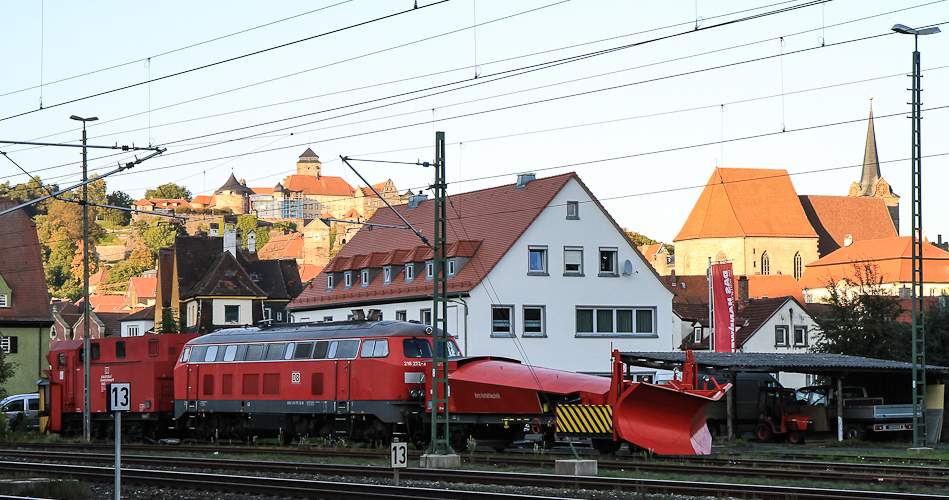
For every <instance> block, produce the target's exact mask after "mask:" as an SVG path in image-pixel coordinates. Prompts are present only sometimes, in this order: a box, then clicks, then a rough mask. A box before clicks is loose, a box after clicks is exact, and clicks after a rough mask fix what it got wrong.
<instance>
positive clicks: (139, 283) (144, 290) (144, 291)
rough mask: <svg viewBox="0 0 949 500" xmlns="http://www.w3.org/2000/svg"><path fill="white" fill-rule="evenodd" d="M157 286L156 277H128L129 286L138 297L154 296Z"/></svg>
mask: <svg viewBox="0 0 949 500" xmlns="http://www.w3.org/2000/svg"><path fill="white" fill-rule="evenodd" d="M157 287H158V278H129V288H132V289H134V290H135V294H136V295H137V296H138V297H139V298H144V297H149V298H154V297H155V289H156V288H157ZM91 303H92V302H90V304H91Z"/></svg>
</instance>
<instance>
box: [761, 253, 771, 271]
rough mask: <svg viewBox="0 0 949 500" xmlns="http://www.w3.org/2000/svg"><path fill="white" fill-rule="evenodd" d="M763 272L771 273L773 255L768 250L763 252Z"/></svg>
mask: <svg viewBox="0 0 949 500" xmlns="http://www.w3.org/2000/svg"><path fill="white" fill-rule="evenodd" d="M761 274H771V257H770V256H768V252H761Z"/></svg>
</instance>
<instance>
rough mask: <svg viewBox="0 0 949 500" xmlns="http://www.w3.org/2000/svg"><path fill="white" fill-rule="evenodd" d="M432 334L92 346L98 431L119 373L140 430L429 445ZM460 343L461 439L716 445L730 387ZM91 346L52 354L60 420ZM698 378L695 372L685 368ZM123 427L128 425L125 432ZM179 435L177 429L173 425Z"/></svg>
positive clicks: (229, 333)
mask: <svg viewBox="0 0 949 500" xmlns="http://www.w3.org/2000/svg"><path fill="white" fill-rule="evenodd" d="M432 345H433V343H432V329H431V327H429V326H426V325H423V324H418V323H406V322H401V321H363V320H361V321H349V322H337V323H318V324H293V325H281V326H276V327H272V328H246V329H230V330H221V331H217V332H214V333H211V334H208V335H204V336H200V337H196V336H194V335H184V334H165V335H149V336H144V337H131V338H121V339H101V340H93V341H92V348H91V350H92V357H91V363H92V372H91V373H92V376H93V377H92V380H93V384H92V395H93V405H92V409H93V415H94V421H93V422H94V426H95V427H94V428H95V429H96V430H97V434H98V435H100V436H103V435H108V434H107V433H109V432H111V415H109V414H108V413H105V411H106V410H105V409H106V401H105V391H106V386H107V384H108V383H109V382H112V381H115V382H131V384H132V387H131V390H132V398H133V400H132V407H133V410H137V411H133V412H132V415H130V418H128V419H127V420H125V422H129V424H128V425H130V426H131V428H132V432H131V433H130V434H131V435H132V436H139V435H140V436H144V437H160V436H162V435H163V434H165V435H168V434H172V433H173V435H177V436H193V437H203V438H210V437H217V438H229V437H230V438H237V439H248V438H252V437H253V436H260V437H264V436H282V437H283V439H284V441H287V442H289V441H290V440H293V439H297V438H301V437H307V436H309V437H322V438H338V439H346V440H351V441H366V442H376V443H378V442H382V443H384V442H388V441H389V440H391V439H392V438H394V437H398V438H399V439H400V440H403V441H411V442H414V443H416V444H418V445H421V444H423V443H425V442H426V441H428V439H429V438H430V432H431V429H430V427H429V421H430V420H431V415H430V412H431V407H430V402H429V395H430V394H431V390H432V388H431V379H430V377H426V374H429V373H431V372H432ZM447 345H448V349H449V352H448V356H449V366H448V369H449V375H448V381H449V388H450V390H449V397H448V405H449V408H448V410H449V415H450V422H451V426H450V428H451V436H450V440H451V443H452V446H453V447H455V448H456V449H457V450H461V449H464V448H465V446H466V443H467V442H468V439H469V438H474V439H476V440H477V442H478V444H479V445H488V446H493V447H495V448H502V447H506V446H508V445H509V444H510V443H511V442H513V441H516V440H520V439H525V438H528V437H529V436H527V435H532V436H531V438H532V439H535V440H550V439H553V437H554V432H555V431H556V433H557V434H558V435H568V436H577V437H585V438H590V439H592V440H593V442H594V445H597V444H599V446H598V448H600V449H601V450H613V449H616V448H617V447H618V446H619V445H620V444H621V443H623V442H628V443H632V444H635V445H637V446H640V447H642V448H648V449H651V450H654V451H655V452H656V453H665V454H703V453H709V451H710V448H711V437H710V435H709V433H708V430H707V428H706V427H705V403H706V402H707V401H711V400H716V399H718V398H720V397H721V396H722V395H723V394H724V392H725V391H726V390H727V389H728V386H727V385H726V386H725V387H718V386H716V387H715V388H713V389H710V390H704V389H699V388H698V381H697V378H696V377H691V378H689V380H687V381H686V382H685V383H679V384H669V385H663V386H658V385H652V384H641V383H631V382H628V381H625V380H624V379H623V366H624V365H623V364H622V363H621V362H620V361H619V354H618V353H616V352H614V353H613V357H614V367H613V376H612V378H606V377H597V376H592V375H583V374H577V373H572V372H564V371H560V370H551V369H546V368H538V367H530V366H526V365H523V364H521V363H520V362H518V361H514V360H508V359H502V358H492V357H478V358H464V357H461V353H460V352H459V351H458V349H457V346H456V345H455V344H454V342H450V343H449V344H447ZM82 355H83V353H82V342H81V341H66V342H56V343H54V344H53V347H52V349H51V351H50V354H49V357H48V359H49V362H50V365H51V367H52V369H51V370H50V371H49V372H47V373H48V375H49V380H50V397H49V401H50V403H51V418H50V426H49V429H50V430H53V431H64V432H78V431H79V430H81V429H82V424H81V417H82V386H83V378H82ZM684 368H685V369H684V370H683V371H684V372H685V373H692V372H694V369H692V368H689V367H688V366H686V367H684ZM126 425H127V424H125V423H124V422H123V428H126ZM166 433H167V434H166Z"/></svg>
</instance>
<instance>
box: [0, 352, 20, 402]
mask: <svg viewBox="0 0 949 500" xmlns="http://www.w3.org/2000/svg"><path fill="white" fill-rule="evenodd" d="M6 358H7V355H6V354H5V353H4V352H3V350H2V349H0V399H2V398H5V397H7V396H8V394H7V389H6V386H7V380H10V378H11V377H13V374H14V373H16V367H17V364H16V363H13V362H7V359H6Z"/></svg>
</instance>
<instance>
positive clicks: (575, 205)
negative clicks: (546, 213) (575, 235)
mask: <svg viewBox="0 0 949 500" xmlns="http://www.w3.org/2000/svg"><path fill="white" fill-rule="evenodd" d="M567 218H568V219H579V218H580V203H579V202H576V201H568V202H567Z"/></svg>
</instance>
